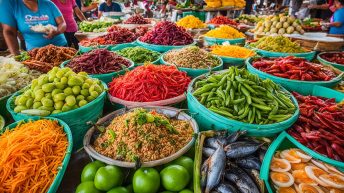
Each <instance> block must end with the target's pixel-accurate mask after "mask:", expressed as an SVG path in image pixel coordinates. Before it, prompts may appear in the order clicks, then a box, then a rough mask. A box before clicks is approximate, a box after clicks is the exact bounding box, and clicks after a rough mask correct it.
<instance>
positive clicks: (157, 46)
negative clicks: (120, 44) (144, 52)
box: [136, 39, 196, 52]
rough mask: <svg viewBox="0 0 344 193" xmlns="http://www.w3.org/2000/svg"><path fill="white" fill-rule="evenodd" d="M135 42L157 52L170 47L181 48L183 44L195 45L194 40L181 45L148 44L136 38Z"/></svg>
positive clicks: (165, 50)
mask: <svg viewBox="0 0 344 193" xmlns="http://www.w3.org/2000/svg"><path fill="white" fill-rule="evenodd" d="M136 42H137V44H139V45H140V46H142V47H144V48H147V49H150V50H153V51H157V52H167V51H169V50H172V49H178V48H183V47H185V46H192V45H195V44H196V42H195V41H194V42H193V43H192V44H188V45H182V46H165V45H156V44H148V43H145V42H141V41H140V40H139V39H137V40H136Z"/></svg>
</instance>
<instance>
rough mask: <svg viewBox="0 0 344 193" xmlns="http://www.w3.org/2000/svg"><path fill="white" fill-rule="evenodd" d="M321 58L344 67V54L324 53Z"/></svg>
mask: <svg viewBox="0 0 344 193" xmlns="http://www.w3.org/2000/svg"><path fill="white" fill-rule="evenodd" d="M319 57H320V58H322V59H324V60H326V61H328V62H332V63H336V64H341V65H344V52H328V53H322V54H320V55H319Z"/></svg>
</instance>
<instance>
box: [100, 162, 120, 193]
mask: <svg viewBox="0 0 344 193" xmlns="http://www.w3.org/2000/svg"><path fill="white" fill-rule="evenodd" d="M123 179H124V175H123V172H122V170H121V168H119V167H117V166H110V165H108V166H105V167H101V168H99V169H98V171H97V173H96V176H95V177H94V185H95V186H96V188H97V189H99V190H102V191H109V190H111V188H114V187H117V186H120V185H122V182H123Z"/></svg>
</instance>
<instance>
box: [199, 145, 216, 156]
mask: <svg viewBox="0 0 344 193" xmlns="http://www.w3.org/2000/svg"><path fill="white" fill-rule="evenodd" d="M214 152H215V150H214V149H212V148H209V147H203V149H202V154H203V156H204V157H210V156H211V155H213V154H214Z"/></svg>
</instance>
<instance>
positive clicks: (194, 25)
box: [176, 15, 207, 29]
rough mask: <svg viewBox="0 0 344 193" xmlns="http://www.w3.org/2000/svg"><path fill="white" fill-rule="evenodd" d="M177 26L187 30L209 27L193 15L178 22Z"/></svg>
mask: <svg viewBox="0 0 344 193" xmlns="http://www.w3.org/2000/svg"><path fill="white" fill-rule="evenodd" d="M176 24H177V25H178V26H180V27H184V28H186V29H202V28H206V27H207V25H206V24H205V23H203V21H201V20H200V19H199V18H198V17H195V16H193V15H188V16H186V17H183V18H182V19H180V20H179V21H177V22H176Z"/></svg>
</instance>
